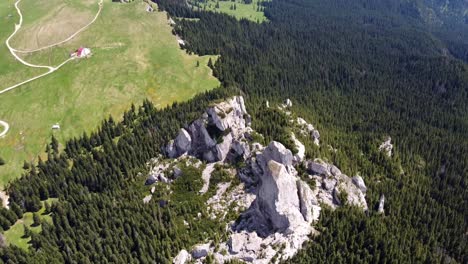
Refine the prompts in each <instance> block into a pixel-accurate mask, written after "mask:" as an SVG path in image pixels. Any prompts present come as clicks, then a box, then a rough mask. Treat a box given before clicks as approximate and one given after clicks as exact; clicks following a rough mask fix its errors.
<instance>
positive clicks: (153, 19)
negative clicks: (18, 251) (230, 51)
mask: <svg viewBox="0 0 468 264" xmlns="http://www.w3.org/2000/svg"><path fill="white" fill-rule="evenodd" d="M35 2H36V1H34V0H23V2H22V3H21V8H22V9H24V12H23V16H27V15H29V14H31V16H34V17H33V18H34V19H31V18H27V17H25V25H24V30H25V31H26V32H27V31H28V29H30V28H31V27H37V24H38V22H34V21H33V20H36V21H40V22H41V23H43V24H47V19H48V18H47V15H46V14H47V12H48V11H47V10H48V8H53V6H54V5H57V6H58V5H59V4H63V3H64V1H63V0H48V1H45V0H40V1H37V2H41V3H44V6H43V7H41V6H40V5H37V3H35ZM78 2H79V1H78V0H71V1H66V3H67V4H68V5H69V7H71V8H77V9H78V8H79V10H80V13H79V15H83V14H84V16H86V12H85V11H86V8H87V7H86V5H84V4H77V3H78ZM93 2H94V4H93V5H90V6H89V9H90V11H89V10H88V11H89V12H88V16H94V13H95V12H96V10H97V5H96V3H97V0H96V1H93ZM104 2H105V3H104V10H103V12H102V15H101V17H100V18H99V19H98V20H97V21H96V23H95V24H94V25H93V26H92V27H91V28H89V29H88V30H87V31H85V32H83V33H82V34H81V35H79V36H78V37H77V38H75V39H73V40H72V41H71V42H69V43H67V44H65V45H63V46H60V47H57V48H54V49H51V50H47V51H44V52H39V53H37V54H34V55H27V56H25V58H26V59H27V60H29V61H31V62H41V63H47V64H48V63H50V64H52V65H57V64H59V63H60V62H62V61H64V60H65V59H66V58H67V57H68V54H69V52H70V51H72V50H74V49H76V48H77V47H79V46H83V45H84V46H87V47H90V48H91V49H92V51H93V53H94V55H93V56H92V58H90V59H81V60H76V61H71V62H70V63H69V64H67V65H65V66H64V67H63V68H61V69H60V70H59V71H57V72H55V73H53V74H52V75H49V76H47V77H44V78H43V79H40V80H37V81H34V82H32V83H30V84H27V85H24V86H22V87H20V88H18V89H16V90H14V91H12V92H8V93H6V94H2V95H0V105H1V107H0V119H2V120H5V121H7V122H8V123H10V126H11V127H10V132H9V133H8V134H7V136H6V137H5V138H2V139H0V157H3V158H4V159H5V160H6V162H7V164H6V165H5V166H1V167H0V185H1V186H4V185H5V184H6V183H7V182H8V181H9V180H11V179H13V178H15V177H18V176H19V175H20V173H21V166H22V163H23V160H28V161H35V160H36V158H37V156H38V155H39V154H42V155H43V150H44V149H45V144H46V143H47V142H48V141H50V137H51V135H52V133H53V132H52V131H51V126H52V125H53V124H55V123H57V122H58V123H60V125H61V128H62V129H61V130H60V131H59V132H54V133H55V134H56V137H57V138H58V139H59V140H60V141H61V142H64V141H65V139H67V138H70V137H73V136H78V135H81V134H82V133H83V132H84V131H88V130H90V129H94V128H96V127H97V125H98V124H99V123H100V121H101V120H102V119H103V118H105V117H107V116H109V115H110V114H112V115H113V116H114V117H120V116H121V114H122V112H123V111H124V110H125V109H128V108H129V106H130V105H131V104H132V103H135V104H140V103H141V102H142V100H144V99H145V98H150V99H152V100H153V101H154V103H155V104H156V105H158V106H160V107H163V106H165V105H167V104H170V103H171V102H173V101H176V100H179V101H180V100H187V99H189V98H191V97H192V96H194V95H195V94H196V93H199V92H201V91H205V90H209V89H212V88H215V87H216V86H218V85H219V82H218V80H217V79H216V78H214V77H212V75H211V70H210V69H209V68H208V67H207V66H206V64H207V61H208V58H209V57H207V56H204V57H198V56H195V55H193V56H189V55H187V54H186V53H185V52H184V51H183V50H181V49H180V48H179V46H178V44H177V41H176V39H175V37H174V36H173V35H172V34H171V27H170V26H169V25H168V23H167V18H166V14H165V13H158V12H154V13H147V12H146V11H145V4H143V3H142V2H140V1H135V2H134V3H131V4H114V3H111V2H110V1H107V0H106V1H104ZM13 3H14V1H13V0H7V1H1V2H0V41H1V42H2V43H3V42H4V40H5V39H6V37H7V36H8V35H9V34H11V32H12V30H13V25H14V22H15V21H17V17H16V16H15V15H14V16H13V17H8V14H15V13H14V9H13ZM49 12H50V11H49ZM33 13H34V15H33ZM49 17H50V16H49ZM21 31H23V29H22V30H21ZM69 34H70V32H68V33H67V32H63V36H58V37H57V40H61V39H63V38H64V37H65V36H68V35H69ZM32 37H33V38H35V39H37V37H36V36H32ZM26 39H27V38H26V37H25V36H24V35H21V34H18V36H17V37H15V38H14V39H13V41H12V44H13V45H18V46H21V47H22V48H27V45H26V44H25V43H24V42H25V41H26ZM32 48H34V47H32ZM197 61H200V67H196V64H197ZM37 72H40V71H39V70H31V69H29V68H27V67H25V66H23V65H21V64H19V63H17V62H15V61H14V59H13V58H12V56H11V55H10V54H9V53H8V51H7V49H6V47H5V45H2V46H0V84H1V85H2V87H1V88H0V89H3V88H4V87H3V86H8V85H11V84H14V83H15V82H19V81H22V80H24V79H26V77H31V76H34V74H37Z"/></svg>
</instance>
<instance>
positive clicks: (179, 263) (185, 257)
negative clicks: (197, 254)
mask: <svg viewBox="0 0 468 264" xmlns="http://www.w3.org/2000/svg"><path fill="white" fill-rule="evenodd" d="M189 261H190V254H189V253H188V252H187V250H185V249H182V250H181V251H180V252H179V254H177V256H176V257H175V258H174V260H173V261H172V263H174V264H185V263H187V262H189Z"/></svg>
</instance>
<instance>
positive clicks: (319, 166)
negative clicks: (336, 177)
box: [307, 161, 331, 176]
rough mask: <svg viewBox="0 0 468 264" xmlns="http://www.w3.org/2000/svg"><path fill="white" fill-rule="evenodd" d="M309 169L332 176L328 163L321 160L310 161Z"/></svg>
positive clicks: (310, 171) (312, 172)
mask: <svg viewBox="0 0 468 264" xmlns="http://www.w3.org/2000/svg"><path fill="white" fill-rule="evenodd" d="M307 170H308V171H309V173H311V174H317V175H325V176H331V173H330V169H329V167H328V164H325V163H322V162H319V161H309V162H308V163H307Z"/></svg>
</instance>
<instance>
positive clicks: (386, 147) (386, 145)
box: [379, 137, 393, 157]
mask: <svg viewBox="0 0 468 264" xmlns="http://www.w3.org/2000/svg"><path fill="white" fill-rule="evenodd" d="M392 150H393V145H392V138H391V137H388V138H387V140H385V141H384V142H383V143H382V144H381V145H380V146H379V151H383V152H384V153H385V154H386V155H387V156H388V157H391V156H392Z"/></svg>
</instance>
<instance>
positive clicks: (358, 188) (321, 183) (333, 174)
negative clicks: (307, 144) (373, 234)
mask: <svg viewBox="0 0 468 264" xmlns="http://www.w3.org/2000/svg"><path fill="white" fill-rule="evenodd" d="M307 170H308V172H309V173H310V174H312V175H310V178H311V179H314V180H315V182H316V184H315V185H316V188H315V189H314V193H315V194H316V197H317V199H318V201H319V202H322V203H324V204H326V205H328V206H330V207H332V208H336V207H337V206H340V205H343V204H344V203H348V204H351V205H356V206H359V207H361V208H363V209H364V210H367V209H368V207H367V202H366V199H365V191H366V190H367V187H366V185H365V183H364V180H363V179H362V178H361V177H360V176H355V177H353V179H351V178H350V177H349V176H347V175H345V174H343V173H342V172H341V171H340V169H338V168H337V167H336V166H334V165H331V164H328V163H325V162H323V161H322V160H319V159H316V160H315V161H310V162H308V164H307ZM340 197H341V198H346V201H341V199H340Z"/></svg>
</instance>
